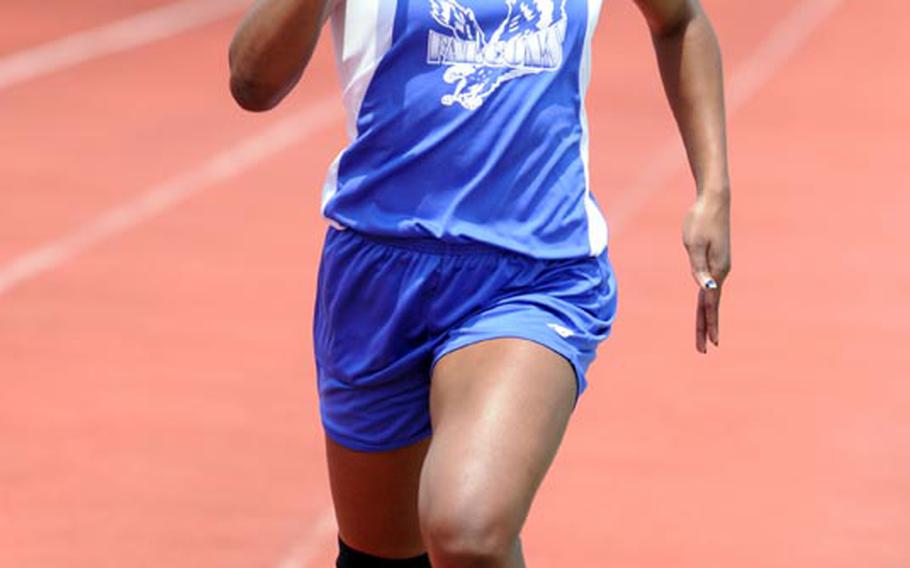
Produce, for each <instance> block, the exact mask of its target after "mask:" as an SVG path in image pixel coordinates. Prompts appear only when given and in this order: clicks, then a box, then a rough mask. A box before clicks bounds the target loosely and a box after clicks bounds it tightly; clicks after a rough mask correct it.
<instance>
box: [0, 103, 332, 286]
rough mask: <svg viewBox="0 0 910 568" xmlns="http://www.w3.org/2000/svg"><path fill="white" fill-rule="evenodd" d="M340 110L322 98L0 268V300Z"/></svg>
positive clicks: (320, 127)
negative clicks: (28, 281) (195, 166)
mask: <svg viewBox="0 0 910 568" xmlns="http://www.w3.org/2000/svg"><path fill="white" fill-rule="evenodd" d="M341 118H342V112H341V105H340V104H339V102H338V101H337V100H336V97H334V96H332V97H327V98H325V99H323V100H321V101H318V102H316V103H314V104H312V105H310V106H308V107H307V108H306V109H305V110H303V111H300V112H297V113H296V114H293V115H291V116H289V117H288V118H285V119H283V120H281V121H280V122H278V123H276V124H274V125H273V126H271V127H269V128H268V129H266V130H265V131H263V132H261V133H260V134H258V135H256V136H253V137H252V138H249V139H247V140H245V141H243V142H241V143H240V144H238V145H237V146H234V147H233V148H230V149H228V150H226V151H224V152H222V153H220V154H217V155H216V156H214V157H212V158H211V159H209V160H208V161H206V162H204V163H203V164H201V165H200V166H199V167H197V168H194V169H192V170H190V171H188V172H185V173H183V174H181V175H178V176H177V177H174V178H172V179H170V180H168V181H165V182H164V183H161V184H159V185H156V186H154V187H152V188H150V189H149V190H148V191H146V192H145V193H142V194H141V195H139V196H138V197H136V198H134V199H132V200H130V201H127V202H126V203H123V204H121V205H119V206H117V207H114V208H113V209H110V210H108V211H107V212H105V213H103V214H101V215H100V216H98V217H96V218H94V219H92V220H91V221H89V222H88V223H86V224H84V225H82V226H80V227H78V228H76V229H75V230H73V231H72V232H70V233H67V234H66V235H64V236H62V237H60V238H59V239H57V240H54V241H51V242H49V243H47V244H45V245H44V246H41V247H39V248H37V249H34V250H32V251H30V252H27V253H25V254H23V255H22V256H19V257H17V258H15V259H13V260H12V261H11V262H9V263H8V264H6V265H3V266H2V267H0V296H3V295H4V294H5V293H7V292H9V291H10V290H11V289H13V288H15V287H16V286H17V285H19V284H21V283H23V282H25V281H27V280H30V279H32V278H35V277H36V276H39V275H41V274H43V273H45V272H48V271H50V270H53V269H54V268H57V267H58V266H60V265H62V264H64V263H65V262H67V261H69V260H70V259H72V258H73V257H75V256H77V255H79V254H80V253H82V252H83V251H85V250H86V249H88V248H89V247H91V246H93V245H95V244H97V243H99V242H101V241H104V240H105V239H109V238H111V237H113V236H115V235H117V234H119V233H122V232H124V231H126V230H128V229H131V228H133V227H135V226H136V225H139V224H141V223H143V222H145V221H148V220H149V219H151V218H153V217H155V216H157V215H160V214H161V213H163V212H165V211H167V210H168V209H171V208H173V207H175V206H177V205H179V204H180V203H182V202H184V201H186V200H187V199H189V198H190V197H192V196H193V195H195V194H197V193H200V192H201V191H203V190H205V189H208V188H209V187H212V186H214V185H216V184H218V183H221V182H224V181H227V180H229V179H231V178H233V177H235V176H237V175H238V174H240V173H242V172H244V171H246V170H249V169H250V168H252V167H253V166H256V165H257V164H259V163H261V162H263V161H264V160H266V159H267V158H269V157H270V156H272V155H274V154H276V153H278V152H280V151H281V150H284V149H286V148H288V147H290V146H292V145H294V144H296V143H297V142H299V141H301V140H302V139H303V138H305V137H307V136H310V135H312V134H314V133H317V132H319V131H320V130H323V129H326V128H328V127H330V126H332V125H335V124H337V123H339V121H340V120H341Z"/></svg>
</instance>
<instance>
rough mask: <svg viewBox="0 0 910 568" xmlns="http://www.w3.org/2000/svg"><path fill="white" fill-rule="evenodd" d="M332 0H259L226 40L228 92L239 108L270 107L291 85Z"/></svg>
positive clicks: (307, 58)
mask: <svg viewBox="0 0 910 568" xmlns="http://www.w3.org/2000/svg"><path fill="white" fill-rule="evenodd" d="M331 4H332V0H258V1H257V2H256V4H255V5H254V6H253V7H252V8H251V9H250V11H249V13H247V15H246V17H245V18H244V19H243V22H241V24H240V27H238V28H237V32H236V33H235V34H234V39H233V41H231V48H230V52H229V60H230V65H231V94H232V95H233V96H234V100H236V101H237V104H239V105H240V106H241V107H242V108H244V109H246V110H249V111H254V112H261V111H266V110H270V109H272V108H274V107H275V106H277V105H278V103H280V102H281V101H282V99H284V97H285V96H287V94H288V93H289V92H290V91H291V89H293V88H294V85H296V84H297V81H299V80H300V77H301V75H303V70H304V69H305V68H306V66H307V63H309V62H310V57H312V55H313V50H314V49H315V48H316V41H317V40H318V39H319V30H320V29H321V28H322V24H323V22H325V20H326V18H327V17H328V14H329V7H330V5H331Z"/></svg>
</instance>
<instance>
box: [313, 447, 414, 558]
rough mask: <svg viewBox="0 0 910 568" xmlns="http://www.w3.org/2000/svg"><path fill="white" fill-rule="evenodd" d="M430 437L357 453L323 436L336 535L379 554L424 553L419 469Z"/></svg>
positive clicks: (410, 554)
mask: <svg viewBox="0 0 910 568" xmlns="http://www.w3.org/2000/svg"><path fill="white" fill-rule="evenodd" d="M428 445H429V440H424V441H422V442H418V443H416V444H413V445H410V446H407V447H404V448H400V449H397V450H392V451H388V452H358V451H354V450H351V449H348V448H346V447H344V446H342V445H340V444H338V443H337V442H334V441H332V440H331V438H328V437H326V455H327V458H328V464H329V480H330V482H331V488H332V500H333V502H334V505H335V516H336V518H337V519H338V529H339V536H340V537H341V539H342V540H344V541H345V543H347V544H348V545H349V546H351V547H352V548H354V549H356V550H360V551H361V552H366V553H368V554H372V555H374V556H380V557H383V558H409V557H413V556H417V555H420V554H423V552H424V547H423V543H422V541H421V537H420V526H419V523H418V516H417V491H418V483H419V479H420V470H421V466H422V464H423V461H424V456H425V455H426V451H427V446H428Z"/></svg>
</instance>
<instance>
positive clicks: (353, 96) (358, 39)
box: [322, 0, 397, 211]
mask: <svg viewBox="0 0 910 568" xmlns="http://www.w3.org/2000/svg"><path fill="white" fill-rule="evenodd" d="M396 5H397V2H390V1H388V0H338V1H337V3H336V4H335V6H334V9H333V11H332V16H331V19H332V36H333V39H334V42H335V62H336V64H337V67H338V74H339V76H340V78H341V88H342V100H343V102H344V108H345V111H346V112H347V131H348V138H349V139H350V140H351V141H353V140H355V139H356V138H357V119H358V118H359V116H360V107H361V106H362V105H363V99H364V97H366V93H367V89H369V87H370V83H371V82H372V81H373V76H374V75H375V74H376V68H377V67H378V66H379V62H380V61H381V60H382V58H383V57H384V56H385V54H386V53H387V52H388V51H389V48H390V47H391V45H392V35H393V32H394V31H395V30H394V28H395V11H396ZM342 154H344V151H342V153H341V154H339V155H338V157H337V158H336V159H335V161H334V162H332V166H331V167H330V168H329V172H328V175H327V176H326V182H325V186H324V187H323V191H322V210H323V211H325V206H326V204H328V202H329V201H330V200H331V199H332V197H333V196H334V195H335V192H336V191H337V190H338V166H339V164H340V162H341V155H342Z"/></svg>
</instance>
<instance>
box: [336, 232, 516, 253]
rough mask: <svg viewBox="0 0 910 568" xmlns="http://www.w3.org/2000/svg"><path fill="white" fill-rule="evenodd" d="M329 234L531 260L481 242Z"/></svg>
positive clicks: (414, 248)
mask: <svg viewBox="0 0 910 568" xmlns="http://www.w3.org/2000/svg"><path fill="white" fill-rule="evenodd" d="M329 232H330V233H331V232H336V233H338V234H339V235H345V234H347V235H349V236H351V237H354V238H357V239H361V240H364V241H367V242H372V243H376V244H379V245H383V246H389V247H395V248H399V249H405V250H410V251H416V252H422V253H428V254H434V255H440V256H473V255H497V256H509V257H517V258H525V259H530V258H531V257H529V256H527V255H524V254H521V253H518V252H515V251H511V250H508V249H504V248H501V247H497V246H494V245H490V244H486V243H480V242H450V241H444V240H442V239H436V238H432V237H391V236H387V235H373V234H369V233H362V232H360V231H355V230H354V229H351V228H344V229H338V228H336V227H331V226H330V227H329Z"/></svg>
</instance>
